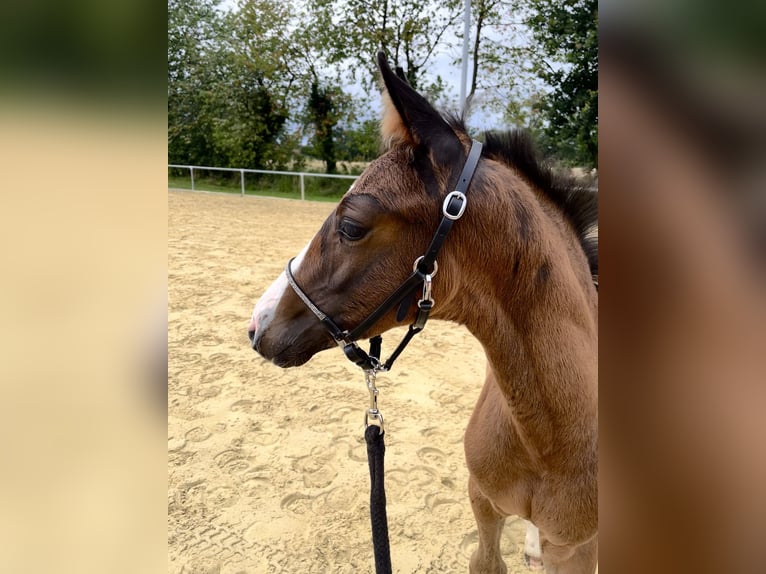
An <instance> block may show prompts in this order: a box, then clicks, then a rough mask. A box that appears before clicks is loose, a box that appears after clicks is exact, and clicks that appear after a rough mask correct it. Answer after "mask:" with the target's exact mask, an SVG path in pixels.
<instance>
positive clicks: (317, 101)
mask: <svg viewBox="0 0 766 574" xmlns="http://www.w3.org/2000/svg"><path fill="white" fill-rule="evenodd" d="M336 99H337V97H333V94H332V91H331V90H329V89H327V88H323V87H320V86H319V82H318V81H317V80H314V81H313V82H312V83H311V94H310V95H309V100H308V114H309V118H310V121H311V123H312V124H313V126H314V139H315V142H314V148H315V151H316V154H317V156H318V157H319V159H321V160H322V161H324V162H325V164H326V166H327V173H335V164H336V151H335V139H334V134H333V130H334V128H335V126H336V124H337V123H338V115H337V113H336V111H337V110H336V105H335V102H336Z"/></svg>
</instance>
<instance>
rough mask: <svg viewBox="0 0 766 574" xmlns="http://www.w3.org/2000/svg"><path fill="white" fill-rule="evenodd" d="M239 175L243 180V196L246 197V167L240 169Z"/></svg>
mask: <svg viewBox="0 0 766 574" xmlns="http://www.w3.org/2000/svg"><path fill="white" fill-rule="evenodd" d="M239 175H240V177H241V181H242V197H245V170H244V169H240V170H239Z"/></svg>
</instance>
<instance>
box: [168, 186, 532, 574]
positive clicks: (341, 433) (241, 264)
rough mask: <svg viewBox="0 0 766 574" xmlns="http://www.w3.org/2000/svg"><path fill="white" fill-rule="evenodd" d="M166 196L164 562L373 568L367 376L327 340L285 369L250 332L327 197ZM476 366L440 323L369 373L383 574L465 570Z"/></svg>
mask: <svg viewBox="0 0 766 574" xmlns="http://www.w3.org/2000/svg"><path fill="white" fill-rule="evenodd" d="M168 202H169V222H168V244H169V251H168V282H169V310H168V315H169V316H168V318H169V333H168V351H169V365H168V377H169V391H168V392H169V397H168V400H169V414H168V451H169V454H168V463H169V471H168V473H169V474H168V544H169V553H168V571H169V572H171V573H181V572H183V573H195V574H197V573H219V572H220V573H225V574H229V573H231V574H234V573H248V574H250V573H262V572H263V573H266V572H269V573H281V572H285V573H298V572H300V573H326V572H339V573H356V572H374V565H373V560H372V547H371V540H370V527H369V515H368V497H369V491H368V489H369V474H368V469H367V461H366V449H365V444H364V438H363V420H364V410H365V408H366V407H367V402H368V393H367V390H366V387H365V385H364V380H363V377H362V374H361V372H359V370H358V369H357V368H356V367H354V366H353V365H351V364H350V363H349V362H348V361H347V360H346V359H345V358H344V357H343V356H342V354H341V352H340V351H339V350H337V349H336V350H330V351H326V352H324V353H321V354H319V355H318V356H316V357H314V358H313V359H312V360H311V361H309V363H308V364H306V365H304V366H302V367H299V368H294V369H288V370H282V369H279V368H277V367H275V366H274V365H272V364H270V363H267V362H266V361H264V360H262V359H260V358H259V357H258V356H257V355H256V354H255V353H254V352H253V351H252V350H251V349H250V348H249V346H248V340H247V333H246V331H247V323H248V319H249V317H250V313H251V311H252V308H253V305H254V304H255V302H256V300H257V299H258V297H259V296H260V294H261V293H262V292H263V291H264V290H265V289H266V288H267V287H268V285H269V284H270V283H271V281H272V280H273V279H274V278H275V277H276V276H277V275H278V274H279V273H280V272H281V270H282V268H283V266H284V264H285V262H286V261H287V260H288V259H289V258H290V257H292V256H294V255H295V254H297V253H298V252H299V251H300V249H301V248H302V247H303V246H304V245H305V243H306V242H307V241H308V240H309V239H310V238H311V237H312V236H313V235H314V233H315V231H316V230H317V229H319V227H320V225H321V223H322V222H323V221H324V219H325V217H326V216H327V214H328V213H329V212H330V211H331V210H332V209H333V205H332V204H328V203H313V202H298V201H287V200H279V199H265V198H255V197H245V198H242V197H239V196H236V195H226V194H206V193H193V192H177V191H170V192H168ZM437 304H438V302H437ZM395 341H398V336H397V335H393V334H392V335H389V336H387V337H384V353H385V352H386V351H385V349H388V350H389V351H390V349H391V348H392V345H393V344H394V342H395ZM483 375H484V355H483V352H482V350H481V347H480V345H479V344H478V342H476V341H475V340H474V339H473V338H472V337H471V336H470V335H469V334H468V332H467V331H465V330H464V329H462V328H459V327H456V326H455V325H452V324H446V323H440V322H438V321H433V322H431V323H429V325H428V327H427V329H426V330H425V331H424V332H423V333H422V334H421V335H419V336H418V337H417V338H416V339H415V340H414V342H413V343H412V344H411V345H410V346H409V347H408V348H407V350H406V352H405V353H404V354H403V355H402V357H401V358H400V359H399V361H398V363H397V365H396V367H395V369H394V371H393V372H392V373H389V374H384V375H380V376H379V378H378V387H379V389H380V398H379V406H380V408H381V411H382V412H383V414H384V416H385V420H386V430H387V432H386V446H387V451H386V490H387V496H388V518H389V529H390V537H391V555H392V562H393V565H394V572H400V573H439V572H460V573H463V572H467V571H468V559H469V557H470V555H471V552H472V551H473V550H474V548H475V547H476V543H477V533H476V528H475V524H474V520H473V514H472V512H471V507H470V504H469V501H468V496H467V492H466V491H467V480H468V475H467V471H466V469H465V464H464V461H463V446H462V439H463V432H464V430H465V426H466V424H467V422H468V418H469V416H470V414H471V411H472V408H473V404H474V402H475V400H476V399H477V397H478V394H479V390H480V388H481V383H482V380H483ZM524 529H525V526H524V522H523V521H521V520H518V519H512V518H511V519H509V520H508V522H507V525H506V528H505V532H504V536H503V539H502V548H503V552H504V554H505V560H506V562H507V564H508V567H509V572H515V573H518V572H526V571H527V570H526V568H525V567H524V565H523V559H522V553H523V542H524V532H525V530H524Z"/></svg>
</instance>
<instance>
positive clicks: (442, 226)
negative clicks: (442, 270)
mask: <svg viewBox="0 0 766 574" xmlns="http://www.w3.org/2000/svg"><path fill="white" fill-rule="evenodd" d="M481 148H482V144H481V143H479V142H477V141H473V143H472V145H471V151H470V152H469V153H468V158H467V159H466V162H465V165H464V166H463V171H462V172H461V173H460V179H459V180H458V182H457V186H456V187H455V191H451V192H449V193H448V194H447V197H445V198H444V203H443V204H442V220H441V222H440V223H439V227H438V228H437V229H436V233H435V234H434V237H433V239H432V240H431V244H430V245H429V246H428V249H427V250H426V252H425V254H424V255H422V256H420V257H418V258H417V260H416V261H415V263H414V265H413V269H412V273H411V274H410V276H409V277H407V279H405V280H404V282H403V283H402V284H401V285H400V286H399V287H398V288H397V289H396V290H395V291H394V292H393V293H391V294H390V295H389V296H388V297H386V299H385V301H383V302H382V303H381V304H380V305H379V306H378V308H377V309H375V310H374V311H373V312H372V313H370V314H369V315H368V316H367V318H366V319H364V321H362V322H361V323H359V325H357V326H356V327H355V328H354V329H352V330H350V331H349V330H343V329H341V328H340V327H339V326H338V324H337V323H335V321H333V320H332V319H331V318H330V317H328V316H327V315H326V314H325V313H323V312H322V311H321V310H320V309H319V307H317V306H316V305H315V304H314V302H313V301H312V300H311V299H310V298H309V296H308V295H307V294H306V292H305V291H303V289H301V288H300V286H299V285H298V283H297V282H296V281H295V277H294V276H293V272H292V270H291V269H290V265H291V263H292V262H293V260H294V259H295V258H293V259H290V261H288V262H287V267H286V268H285V275H286V276H287V281H288V283H289V284H290V287H292V288H293V291H295V294H296V295H298V297H299V298H300V299H301V301H303V303H304V304H305V305H306V307H308V308H309V310H310V311H311V312H312V313H314V315H316V317H317V319H319V321H321V323H322V325H324V326H325V328H326V329H327V330H328V331H329V333H330V335H332V338H333V339H334V340H335V342H336V343H337V344H338V346H339V347H340V348H341V349H343V352H344V353H345V354H346V357H347V358H348V359H349V360H350V361H351V362H352V363H354V364H356V365H358V366H359V367H361V368H362V369H364V370H365V371H388V370H390V369H391V366H392V365H393V363H394V361H395V360H396V359H397V357H399V355H400V354H401V352H402V351H403V350H404V348H405V347H406V346H407V345H408V344H409V342H410V341H411V340H412V338H413V337H414V336H415V335H417V334H418V333H419V332H420V331H422V330H423V327H425V325H426V321H427V320H428V315H429V313H430V312H431V309H432V308H433V305H434V301H433V299H432V298H431V282H432V280H433V277H434V275H436V272H437V271H438V269H439V266H438V265H437V263H436V256H437V255H438V254H439V250H440V249H441V247H442V244H443V243H444V240H445V239H446V238H447V235H448V234H449V232H450V229H452V225H453V224H454V223H455V221H457V220H458V219H460V218H461V217H462V216H463V213H465V208H466V205H467V200H466V196H465V193H466V192H467V191H468V186H469V185H470V183H471V179H472V178H473V174H474V172H475V171H476V166H477V165H478V163H479V158H480V157H481ZM420 285H422V286H423V297H422V298H421V299H420V300H419V301H418V303H417V307H418V314H417V316H416V317H415V321H414V322H413V323H412V324H411V325H410V327H409V330H408V331H407V334H406V335H405V336H404V338H403V339H402V341H401V342H400V343H399V345H398V346H397V347H396V349H395V350H394V352H393V353H392V354H391V356H390V357H389V359H388V360H387V361H386V362H385V363H381V362H380V351H381V344H382V338H381V337H380V335H378V336H376V337H373V338H372V339H370V352H369V353H367V352H365V351H364V350H363V349H362V348H361V347H360V346H359V345H357V343H356V340H357V339H358V338H359V337H360V336H361V335H362V334H363V333H365V332H366V331H368V330H369V329H370V327H372V326H373V325H374V324H375V323H377V322H378V321H379V320H380V319H381V318H382V317H383V316H384V315H385V314H386V313H388V312H389V311H390V310H391V309H393V308H394V307H396V306H397V305H399V311H398V312H397V314H396V320H397V321H402V320H404V318H405V317H406V316H407V312H408V311H409V309H410V307H411V306H412V301H413V299H414V297H415V291H416V290H417V289H418V287H419V286H420Z"/></svg>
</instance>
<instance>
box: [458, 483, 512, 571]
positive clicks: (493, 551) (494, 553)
mask: <svg viewBox="0 0 766 574" xmlns="http://www.w3.org/2000/svg"><path fill="white" fill-rule="evenodd" d="M468 496H469V497H470V499H471V508H472V509H473V515H474V516H475V517H476V526H477V527H478V530H479V547H478V548H477V549H476V550H475V551H474V553H473V555H472V556H471V561H470V563H469V567H468V571H469V572H470V573H471V574H506V572H507V571H508V569H507V568H506V566H505V562H503V559H502V558H501V557H500V535H501V534H502V532H503V526H504V525H505V517H504V516H501V515H500V514H498V513H497V512H495V509H494V508H493V507H492V504H491V503H490V502H489V500H488V499H487V497H486V496H484V494H482V492H481V490H479V487H478V485H477V484H476V481H475V480H474V478H473V477H472V476H471V477H469V479H468Z"/></svg>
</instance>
